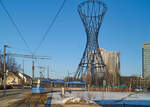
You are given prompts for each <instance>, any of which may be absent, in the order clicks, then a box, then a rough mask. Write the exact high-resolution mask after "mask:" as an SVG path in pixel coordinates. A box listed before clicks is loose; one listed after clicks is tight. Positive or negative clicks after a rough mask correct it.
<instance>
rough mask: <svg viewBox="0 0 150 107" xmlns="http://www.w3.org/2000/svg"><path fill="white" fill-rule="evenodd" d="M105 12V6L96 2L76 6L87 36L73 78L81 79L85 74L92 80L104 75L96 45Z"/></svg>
mask: <svg viewBox="0 0 150 107" xmlns="http://www.w3.org/2000/svg"><path fill="white" fill-rule="evenodd" d="M106 10H107V7H106V5H105V4H104V3H103V2H101V1H98V0H88V1H85V2H82V3H81V4H79V6H78V12H79V15H80V17H81V20H82V22H83V25H84V27H85V31H86V35H87V43H86V48H85V51H84V53H83V57H82V59H81V61H80V63H79V65H78V68H77V71H76V74H75V78H80V79H82V78H83V77H84V76H86V75H87V74H89V75H91V77H93V78H95V76H99V77H104V76H105V74H106V73H105V72H106V65H105V63H104V61H103V58H102V55H101V52H100V49H99V45H98V33H99V29H100V27H101V24H102V21H103V19H104V15H105V13H106Z"/></svg>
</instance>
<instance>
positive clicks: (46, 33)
mask: <svg viewBox="0 0 150 107" xmlns="http://www.w3.org/2000/svg"><path fill="white" fill-rule="evenodd" d="M65 3H66V0H64V1H63V3H62V5H61V6H60V8H59V9H58V11H57V13H56V15H55V17H54V19H53V20H52V22H51V23H50V25H49V26H48V28H47V30H46V32H45V33H44V35H43V37H42V39H41V41H40V43H39V45H38V46H37V48H36V49H35V50H34V52H33V53H34V54H35V53H36V52H37V51H38V49H39V48H40V47H41V45H42V43H43V42H44V40H45V39H46V37H47V36H48V33H49V31H50V29H51V28H52V26H53V25H54V23H55V21H56V19H57V17H58V15H59V14H60V12H61V10H62V9H63V7H64V5H65Z"/></svg>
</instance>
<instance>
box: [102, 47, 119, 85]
mask: <svg viewBox="0 0 150 107" xmlns="http://www.w3.org/2000/svg"><path fill="white" fill-rule="evenodd" d="M100 50H101V54H102V57H103V61H104V63H105V64H106V68H107V71H108V72H109V73H110V74H111V75H112V77H111V81H112V83H113V84H112V85H119V81H120V52H115V51H107V50H105V49H103V48H100Z"/></svg>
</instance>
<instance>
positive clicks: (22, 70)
mask: <svg viewBox="0 0 150 107" xmlns="http://www.w3.org/2000/svg"><path fill="white" fill-rule="evenodd" d="M22 74H23V83H22V85H23V88H24V60H23V61H22Z"/></svg>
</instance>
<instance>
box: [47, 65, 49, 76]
mask: <svg viewBox="0 0 150 107" xmlns="http://www.w3.org/2000/svg"><path fill="white" fill-rule="evenodd" d="M47 78H48V79H49V66H47Z"/></svg>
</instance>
